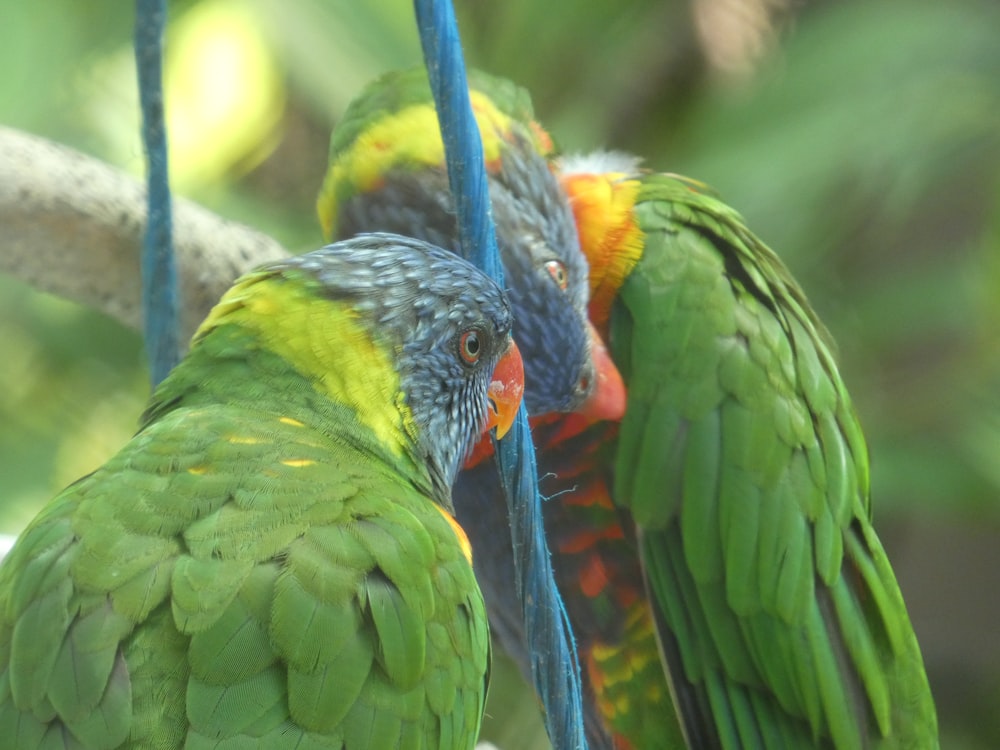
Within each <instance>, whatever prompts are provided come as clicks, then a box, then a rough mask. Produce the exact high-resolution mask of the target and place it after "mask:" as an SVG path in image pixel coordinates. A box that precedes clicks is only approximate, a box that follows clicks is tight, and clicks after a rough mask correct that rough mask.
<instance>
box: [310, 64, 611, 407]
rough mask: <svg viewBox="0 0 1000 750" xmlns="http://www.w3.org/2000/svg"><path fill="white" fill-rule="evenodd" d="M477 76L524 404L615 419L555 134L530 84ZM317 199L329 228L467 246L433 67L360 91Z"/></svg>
mask: <svg viewBox="0 0 1000 750" xmlns="http://www.w3.org/2000/svg"><path fill="white" fill-rule="evenodd" d="M470 81H471V82H472V86H471V89H470V90H471V100H472V107H473V113H474V114H475V117H476V120H477V122H478V124H479V129H480V134H481V136H482V142H483V152H484V157H485V164H486V169H487V174H488V180H489V189H490V200H491V203H492V215H493V219H494V221H495V223H496V227H497V242H498V245H499V250H500V258H501V261H502V264H503V267H504V271H505V283H506V285H507V293H508V295H509V296H510V301H511V304H512V306H513V308H514V313H515V321H516V323H515V338H516V340H517V344H518V347H519V348H520V350H521V352H522V354H523V355H524V365H525V382H526V383H527V384H528V387H527V388H526V389H525V396H524V398H525V406H526V407H527V408H528V411H529V413H531V414H543V413H547V412H556V411H577V412H582V413H586V414H588V415H591V416H593V417H595V418H603V419H615V418H617V417H619V416H621V413H622V412H623V410H624V407H625V391H624V387H623V386H622V381H621V376H620V375H619V374H618V371H617V370H616V369H615V367H614V365H613V364H612V362H611V359H610V358H609V356H608V354H607V351H606V349H605V348H604V346H603V345H602V343H601V341H600V338H599V337H598V336H597V334H596V332H595V330H594V328H593V326H591V325H590V323H589V321H588V319H587V264H586V261H585V260H584V258H583V256H582V255H581V253H580V250H579V242H578V240H577V236H576V228H575V226H574V224H573V215H572V213H571V211H570V209H569V206H568V205H567V203H566V200H565V196H564V195H563V193H562V191H561V189H560V188H559V185H558V183H557V181H556V178H555V176H554V175H553V173H552V170H551V168H550V166H549V163H548V161H547V160H546V158H545V157H546V156H547V155H549V154H551V153H552V149H553V146H552V141H551V140H550V139H549V138H548V136H547V135H546V134H545V132H544V131H543V130H541V129H540V128H536V127H533V126H532V124H531V123H533V120H532V116H531V101H530V99H529V98H528V95H527V93H526V92H525V91H524V90H523V89H520V88H518V87H516V86H514V85H513V84H511V83H509V82H507V81H504V80H501V79H497V78H492V77H490V76H487V75H485V74H483V73H479V72H478V71H470ZM484 91H487V92H489V93H488V94H485V93H483V92H484ZM317 209H318V212H319V217H320V223H321V224H322V226H323V231H324V234H325V236H326V237H327V239H335V238H343V237H350V236H352V235H354V234H357V233H359V232H369V231H388V232H399V233H400V234H405V235H407V236H412V237H419V238H421V239H425V240H427V241H428V242H432V243H434V244H436V245H440V246H441V247H445V248H449V249H452V250H455V251H458V250H459V244H458V229H457V225H456V219H455V212H454V208H453V202H452V199H451V192H450V190H449V186H448V173H447V170H446V168H445V159H444V145H443V143H442V141H441V134H440V129H439V126H438V119H437V113H436V111H435V109H434V102H433V99H432V98H431V90H430V84H429V83H428V80H427V72H426V71H425V70H424V69H423V68H417V69H414V70H408V71H402V72H392V73H388V74H386V75H384V76H382V77H381V78H379V79H377V80H375V81H374V82H372V83H371V84H369V85H368V86H367V87H366V88H365V89H364V90H363V91H362V92H361V93H360V94H359V95H358V96H357V97H356V98H355V99H354V100H353V101H352V102H351V103H350V105H349V106H348V108H347V110H346V111H345V112H344V115H343V117H342V118H341V120H340V122H338V124H337V127H336V128H335V129H334V132H333V135H332V136H331V139H330V162H329V167H328V169H327V173H326V178H325V180H324V182H323V187H322V189H321V191H320V194H319V198H318V200H317Z"/></svg>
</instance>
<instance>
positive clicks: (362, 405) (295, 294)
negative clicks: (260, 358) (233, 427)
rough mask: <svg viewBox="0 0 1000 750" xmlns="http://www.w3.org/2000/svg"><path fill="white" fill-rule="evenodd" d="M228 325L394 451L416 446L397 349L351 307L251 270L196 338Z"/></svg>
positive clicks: (397, 452) (207, 320)
mask: <svg viewBox="0 0 1000 750" xmlns="http://www.w3.org/2000/svg"><path fill="white" fill-rule="evenodd" d="M227 324H232V325H237V326H239V327H240V328H242V329H243V330H246V331H248V332H250V333H252V334H253V335H254V337H255V338H256V339H258V340H259V341H260V342H261V347H262V348H264V349H267V350H268V351H271V352H273V353H274V354H277V355H278V356H280V357H281V358H282V359H284V360H285V361H286V362H288V363H289V364H290V365H291V366H292V367H294V368H295V369H296V370H298V371H299V372H300V373H301V374H302V375H303V376H305V377H306V378H307V379H308V380H310V381H311V382H312V383H313V387H314V388H315V389H316V390H317V391H319V392H320V393H322V394H323V395H324V396H326V397H327V398H329V399H330V400H331V401H334V402H336V403H340V404H344V405H346V406H349V407H351V408H352V409H354V411H355V412H356V413H357V417H358V421H359V422H360V423H362V424H364V425H366V426H367V427H369V428H370V429H371V430H372V431H373V432H374V434H375V437H376V438H377V440H378V441H379V442H380V443H381V444H383V445H385V446H386V447H387V448H389V449H390V450H391V452H392V453H393V454H394V455H402V454H403V452H404V451H405V449H406V448H407V447H408V446H412V445H413V444H414V442H415V440H416V424H415V423H414V421H413V416H412V414H411V412H410V410H409V407H408V406H407V405H406V403H405V400H404V395H403V392H402V388H401V384H400V376H399V373H398V372H397V370H396V367H395V364H394V361H393V356H392V352H391V351H389V350H388V349H387V345H386V344H385V343H384V342H380V341H378V340H376V338H375V336H374V335H373V332H372V331H371V330H370V329H369V328H368V327H366V326H365V325H364V324H363V323H362V322H361V321H360V320H359V319H358V317H357V315H356V314H355V313H354V311H352V310H351V309H350V308H349V307H347V306H346V305H344V304H340V303H338V302H336V301H333V300H330V299H326V298H323V297H320V296H317V295H314V294H311V293H310V291H309V289H308V288H306V287H305V286H304V285H303V284H302V283H300V282H299V281H289V282H283V281H281V280H280V279H278V278H276V277H274V276H272V275H269V274H267V273H260V274H253V275H250V276H248V277H247V278H245V279H244V280H242V281H241V282H239V283H238V284H236V285H235V286H234V287H233V288H232V289H230V290H229V291H228V292H227V293H226V294H225V295H224V296H223V298H222V300H221V301H220V302H219V304H218V305H216V306H215V308H214V309H213V310H212V311H211V312H210V313H209V315H208V317H207V318H206V319H205V321H204V323H202V325H201V327H200V328H199V329H198V332H197V333H196V334H195V341H197V340H198V339H200V338H202V337H203V336H205V335H206V334H207V333H208V332H209V331H210V330H211V329H213V328H217V327H220V326H223V325H227Z"/></svg>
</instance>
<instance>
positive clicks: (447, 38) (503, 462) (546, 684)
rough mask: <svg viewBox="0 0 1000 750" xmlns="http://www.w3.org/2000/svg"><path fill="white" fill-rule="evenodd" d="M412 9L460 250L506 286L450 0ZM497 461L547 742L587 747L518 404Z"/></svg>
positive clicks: (422, 2) (569, 638)
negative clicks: (438, 128) (438, 129)
mask: <svg viewBox="0 0 1000 750" xmlns="http://www.w3.org/2000/svg"><path fill="white" fill-rule="evenodd" d="M414 7H415V9H416V15H417V26H418V28H419V31H420V41H421V44H422V46H423V50H424V62H425V64H426V66H427V71H428V75H429V77H430V82H431V90H432V91H433V93H434V102H435V104H436V106H437V110H438V113H439V118H438V119H439V120H440V123H441V137H442V140H443V141H444V147H445V157H446V160H447V165H448V181H449V183H450V185H451V191H452V194H453V195H454V198H455V209H456V213H457V215H458V226H459V238H460V241H461V245H462V251H463V253H464V254H465V255H466V256H467V257H468V258H469V260H471V261H472V262H473V263H475V264H476V265H477V266H478V267H479V268H481V269H483V270H484V271H485V272H486V273H487V274H489V276H490V277H491V278H493V279H494V280H496V282H497V283H498V284H500V285H501V286H503V269H502V267H501V265H500V254H499V252H498V250H497V243H496V232H495V229H494V226H493V217H492V214H491V210H490V202H489V192H488V190H487V183H486V171H485V165H484V163H483V146H482V140H481V139H480V136H479V128H478V127H477V126H476V121H475V118H474V117H473V115H472V107H471V105H470V102H469V91H468V84H467V83H466V77H465V63H464V62H463V59H462V46H461V41H460V40H459V36H458V25H457V23H456V21H455V14H454V10H453V9H452V5H451V3H450V2H449V1H448V0H442V2H436V0H414ZM497 461H498V464H499V468H500V476H501V479H502V481H503V485H504V492H505V495H506V497H507V509H508V512H509V515H510V524H511V540H512V542H513V546H514V563H515V568H516V570H515V580H516V581H517V589H518V591H517V593H518V597H519V599H520V601H521V610H522V616H523V618H524V624H525V633H526V636H527V639H528V644H529V651H530V653H531V669H532V674H533V676H534V679H535V687H536V689H537V690H538V694H539V696H540V697H541V699H542V705H543V706H544V707H545V725H546V729H547V730H548V733H549V739H550V740H551V741H552V745H553V747H554V748H556V750H566V749H568V748H577V749H579V750H585V748H586V746H587V745H586V739H585V737H584V732H583V708H582V703H581V700H580V664H579V661H578V660H577V655H576V648H575V644H574V643H573V635H572V630H571V629H570V625H569V618H568V617H567V615H566V610H565V607H564V606H563V602H562V599H561V598H560V597H559V592H558V590H557V589H556V586H555V578H554V577H553V574H552V564H551V560H550V559H549V551H548V548H547V547H546V545H545V529H544V526H543V524H542V511H541V502H540V500H539V496H538V470H537V467H536V465H535V450H534V447H533V445H532V442H531V432H530V430H529V428H528V417H527V412H526V411H525V408H524V406H523V405H522V406H521V409H520V411H519V412H518V415H517V420H516V421H515V423H514V427H513V429H512V430H511V432H510V435H509V436H508V437H506V438H505V439H504V440H501V441H500V443H499V445H498V446H497Z"/></svg>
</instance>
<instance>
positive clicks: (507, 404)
mask: <svg viewBox="0 0 1000 750" xmlns="http://www.w3.org/2000/svg"><path fill="white" fill-rule="evenodd" d="M507 341H508V344H507V349H506V351H504V353H503V354H502V355H501V356H500V360H499V361H498V362H497V365H496V367H494V368H493V380H492V381H491V382H490V387H489V389H488V390H487V392H486V395H487V397H488V398H489V409H488V412H487V416H486V425H485V426H484V427H483V432H486V431H487V430H491V429H493V428H494V427H496V428H497V438H498V439H499V438H502V437H503V436H504V435H506V434H507V431H508V430H509V429H510V427H511V425H512V424H514V418H515V417H516V416H517V410H518V409H519V408H520V407H521V398H522V396H524V363H523V362H522V361H521V352H520V350H518V348H517V344H515V343H514V339H512V338H509V337H508V339H507Z"/></svg>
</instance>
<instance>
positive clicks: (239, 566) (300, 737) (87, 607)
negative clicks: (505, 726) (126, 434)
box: [0, 234, 523, 750]
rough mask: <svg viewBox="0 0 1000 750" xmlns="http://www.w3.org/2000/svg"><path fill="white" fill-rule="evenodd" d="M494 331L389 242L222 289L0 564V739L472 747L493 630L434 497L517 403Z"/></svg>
mask: <svg viewBox="0 0 1000 750" xmlns="http://www.w3.org/2000/svg"><path fill="white" fill-rule="evenodd" d="M511 324H512V314H511V309H510V306H509V303H508V301H507V300H506V298H505V296H504V294H503V293H502V292H501V291H500V290H499V289H498V288H497V287H496V285H495V284H494V283H493V282H492V281H490V280H489V279H487V278H486V277H485V276H484V275H483V274H481V273H480V272H479V271H478V270H476V269H475V268H473V267H472V266H471V265H470V264H468V263H466V262H465V261H463V260H461V259H459V258H458V257H456V256H455V255H453V254H452V253H450V252H447V251H444V250H441V249H439V248H435V247H431V246H430V245H428V244H426V243H424V242H420V241H416V240H412V239H406V238H402V237H397V236H394V235H388V234H381V235H370V236H367V237H364V238H358V239H355V240H350V241H345V242H341V243H336V244H333V245H330V246H328V247H325V248H323V249H321V250H318V251H316V252H312V253H308V254H306V255H302V256H298V257H292V258H288V259H285V260H281V261H278V262H275V263H271V264H270V265H267V266H264V267H262V268H260V269H259V270H257V271H254V272H251V273H249V274H247V275H246V276H244V277H242V278H241V279H239V280H238V281H237V282H236V283H235V285H234V286H233V287H232V288H231V289H230V291H229V292H227V293H226V295H225V296H224V297H223V299H222V300H221V301H220V302H219V304H218V305H217V306H216V307H215V308H214V309H213V311H212V312H211V313H210V314H209V316H208V318H207V319H206V320H205V322H204V323H203V324H202V326H201V327H200V329H199V330H198V332H197V333H196V334H195V337H194V340H193V343H192V346H191V349H190V351H189V353H188V354H187V356H186V357H185V358H184V360H183V361H182V362H181V363H180V364H179V365H178V366H177V367H176V368H175V369H174V370H173V372H171V374H170V375H169V376H168V377H167V378H166V379H165V380H164V381H163V383H161V384H160V385H159V386H158V387H157V389H156V390H155V392H154V393H153V396H152V398H151V401H150V403H149V406H148V408H147V410H146V412H145V414H144V415H143V417H142V422H141V426H140V428H139V431H138V433H137V434H136V435H135V437H134V438H133V439H132V440H131V441H130V442H129V443H128V444H127V445H126V446H125V447H124V448H122V449H121V451H119V452H118V454H117V455H115V456H114V457H113V458H111V459H110V460H109V461H108V462H107V463H106V464H104V465H103V466H102V467H100V468H99V469H97V470H96V471H94V472H93V473H92V474H90V475H88V476H86V477H83V478H82V479H80V480H78V481H77V482H75V483H74V484H72V485H70V486H69V487H67V488H66V489H65V490H64V491H63V492H62V493H61V494H59V495H58V496H57V497H56V498H55V499H54V500H53V501H52V502H51V503H50V504H49V505H48V506H47V507H46V508H45V509H44V510H43V511H42V512H41V513H40V514H39V516H38V517H37V518H36V519H35V520H34V521H33V522H32V523H31V524H30V525H29V527H28V528H27V529H26V530H25V531H24V533H23V534H22V535H21V537H20V538H19V540H18V541H17V543H16V545H15V546H14V548H13V550H12V551H11V553H10V554H9V556H8V557H7V558H6V559H5V560H4V562H3V564H2V566H0V738H2V741H0V744H2V745H3V746H4V747H16V748H19V749H22V750H27V749H30V748H86V749H88V750H96V749H97V748H140V747H141V748H154V747H155V748H178V749H179V748H181V747H184V748H209V747H211V748H245V747H267V748H300V749H302V748H338V749H343V750H360V749H362V748H368V749H370V750H382V749H383V748H387V747H396V748H463V749H464V748H471V747H473V746H474V743H475V739H476V736H477V734H478V729H479V725H480V720H481V717H482V711H483V703H484V700H485V692H486V681H487V678H488V665H489V637H488V627H487V622H486V615H485V610H484V607H483V601H482V597H481V595H480V593H479V590H478V588H477V586H476V583H475V580H474V576H473V572H472V567H471V562H470V549H469V543H468V540H467V538H466V537H465V534H464V533H463V532H462V530H461V527H459V526H458V524H457V523H456V522H455V521H454V519H453V518H452V515H451V513H452V498H451V484H452V480H453V478H454V476H455V474H456V472H457V471H458V469H459V467H460V465H461V463H462V461H463V458H464V457H465V456H466V454H467V451H468V449H469V447H470V444H471V442H472V441H473V440H474V439H475V437H476V436H477V435H479V434H480V432H481V431H482V430H483V429H485V428H489V427H492V426H496V427H497V430H498V432H503V431H505V430H506V429H507V428H508V427H509V426H510V424H511V423H512V421H513V417H514V413H515V412H516V410H517V408H518V406H519V403H520V392H521V389H522V388H523V373H522V369H521V363H520V355H519V353H518V350H517V348H516V346H514V345H513V343H512V340H511V337H510V328H511Z"/></svg>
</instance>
